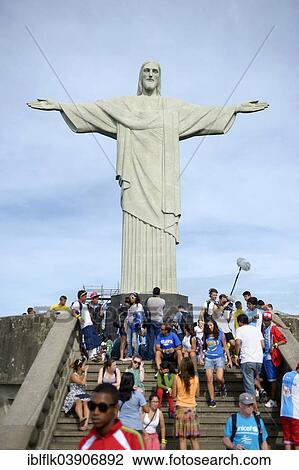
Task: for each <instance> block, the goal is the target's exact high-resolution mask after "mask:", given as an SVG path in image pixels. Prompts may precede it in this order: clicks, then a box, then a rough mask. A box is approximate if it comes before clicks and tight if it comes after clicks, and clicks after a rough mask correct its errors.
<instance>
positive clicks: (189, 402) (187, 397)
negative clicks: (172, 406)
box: [175, 375, 198, 408]
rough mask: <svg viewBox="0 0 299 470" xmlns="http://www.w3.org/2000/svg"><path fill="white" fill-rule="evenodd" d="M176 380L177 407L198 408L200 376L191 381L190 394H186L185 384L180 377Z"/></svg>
mask: <svg viewBox="0 0 299 470" xmlns="http://www.w3.org/2000/svg"><path fill="white" fill-rule="evenodd" d="M175 380H176V385H177V398H176V404H177V406H183V407H184V408H194V407H195V406H196V397H195V394H196V390H197V386H198V376H197V375H196V376H195V377H192V378H191V379H190V389H189V392H188V393H187V392H186V389H185V385H184V382H183V381H182V380H181V378H180V376H179V375H177V376H176V378H175Z"/></svg>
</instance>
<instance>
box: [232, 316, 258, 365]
mask: <svg viewBox="0 0 299 470" xmlns="http://www.w3.org/2000/svg"><path fill="white" fill-rule="evenodd" d="M236 339H240V340H241V353H240V359H241V364H244V363H245V362H256V363H259V364H262V363H263V348H262V343H261V341H262V340H263V339H264V338H263V335H262V333H261V331H260V330H259V329H258V328H252V326H250V325H243V326H241V327H240V328H237V330H236Z"/></svg>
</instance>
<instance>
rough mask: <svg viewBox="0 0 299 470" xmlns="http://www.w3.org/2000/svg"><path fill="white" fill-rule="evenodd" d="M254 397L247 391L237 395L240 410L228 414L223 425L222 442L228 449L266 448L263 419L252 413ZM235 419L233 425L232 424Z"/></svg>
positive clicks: (266, 435)
mask: <svg viewBox="0 0 299 470" xmlns="http://www.w3.org/2000/svg"><path fill="white" fill-rule="evenodd" d="M254 404H255V398H254V396H253V395H250V394H249V393H241V395H240V396H239V407H240V412H239V413H236V415H235V418H233V416H230V417H229V418H228V420H227V422H226V425H225V427H224V438H223V442H224V445H225V447H226V448H227V449H230V450H260V449H261V450H268V444H267V437H268V434H267V431H266V428H265V425H264V422H263V420H262V419H261V418H260V417H259V416H256V415H255V414H254V413H253V407H254ZM234 420H235V425H234Z"/></svg>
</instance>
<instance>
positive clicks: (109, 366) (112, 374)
mask: <svg viewBox="0 0 299 470" xmlns="http://www.w3.org/2000/svg"><path fill="white" fill-rule="evenodd" d="M120 379H121V376H120V370H119V368H118V367H117V366H116V361H114V360H113V359H107V360H106V361H105V362H104V365H103V367H101V368H100V370H99V375H98V385H101V384H112V385H114V387H116V388H117V389H119V386H120Z"/></svg>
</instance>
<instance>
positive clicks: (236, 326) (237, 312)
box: [234, 308, 244, 331]
mask: <svg viewBox="0 0 299 470" xmlns="http://www.w3.org/2000/svg"><path fill="white" fill-rule="evenodd" d="M241 313H244V312H243V310H242V309H241V308H240V309H237V310H235V311H234V327H235V331H236V329H237V328H239V325H238V322H237V318H238V316H239V315H241Z"/></svg>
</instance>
